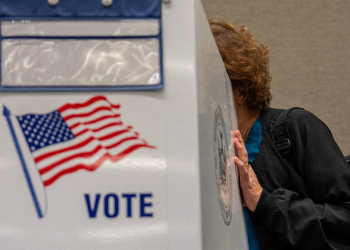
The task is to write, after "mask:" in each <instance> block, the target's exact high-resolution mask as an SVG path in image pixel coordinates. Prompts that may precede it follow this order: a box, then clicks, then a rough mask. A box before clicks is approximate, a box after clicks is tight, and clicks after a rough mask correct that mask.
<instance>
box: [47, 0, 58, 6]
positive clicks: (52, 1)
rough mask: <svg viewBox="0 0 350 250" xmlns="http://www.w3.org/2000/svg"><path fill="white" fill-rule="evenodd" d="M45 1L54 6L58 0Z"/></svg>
mask: <svg viewBox="0 0 350 250" xmlns="http://www.w3.org/2000/svg"><path fill="white" fill-rule="evenodd" d="M47 2H48V3H49V4H50V5H51V6H55V5H57V4H58V2H59V0H47Z"/></svg>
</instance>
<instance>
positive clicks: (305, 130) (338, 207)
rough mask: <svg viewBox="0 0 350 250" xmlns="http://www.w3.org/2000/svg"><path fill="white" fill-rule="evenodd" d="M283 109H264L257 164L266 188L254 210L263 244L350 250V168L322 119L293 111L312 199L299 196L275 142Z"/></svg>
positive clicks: (298, 155)
mask: <svg viewBox="0 0 350 250" xmlns="http://www.w3.org/2000/svg"><path fill="white" fill-rule="evenodd" d="M281 111H282V110H277V109H268V110H267V111H263V112H262V114H261V115H262V123H263V139H262V143H261V146H260V151H259V153H258V155H257V156H256V158H255V160H254V162H253V163H252V168H253V169H254V171H255V173H256V175H257V177H258V180H259V182H260V184H261V186H262V187H263V188H264V190H263V192H262V195H261V197H260V200H259V203H258V205H257V208H256V210H255V211H254V213H251V217H252V222H253V225H254V227H255V229H256V232H257V235H258V239H259V243H260V246H261V248H262V249H278V250H282V249H283V250H284V249H307V250H311V249H317V250H321V249H341V250H346V249H350V167H349V165H348V164H347V162H346V161H345V159H344V157H343V154H342V152H341V151H340V149H339V147H338V146H337V144H336V142H335V141H334V139H333V136H332V134H331V132H330V131H329V129H328V128H327V126H326V125H325V124H324V123H323V122H322V121H321V120H319V119H318V118H317V117H316V116H314V115H313V114H311V113H310V112H308V111H305V110H301V109H296V110H292V111H291V112H290V113H289V115H288V122H287V128H288V131H289V135H290V137H291V140H292V142H293V143H294V144H293V155H294V159H295V162H296V166H295V169H296V171H297V172H298V173H299V174H300V175H301V176H302V178H303V179H304V181H305V183H306V186H307V189H308V193H309V198H306V197H304V196H302V195H300V194H298V192H297V190H296V189H295V187H294V186H293V183H292V181H291V176H290V174H289V171H288V169H287V167H286V166H285V164H284V162H283V158H281V156H280V154H279V153H278V152H277V149H276V146H275V141H274V124H275V122H276V119H277V116H278V114H279V113H280V112H281ZM349 125H350V124H349ZM348 136H350V135H348Z"/></svg>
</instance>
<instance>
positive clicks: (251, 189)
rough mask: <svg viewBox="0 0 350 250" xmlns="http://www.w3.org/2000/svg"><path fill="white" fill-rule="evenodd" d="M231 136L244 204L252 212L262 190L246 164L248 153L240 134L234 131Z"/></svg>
mask: <svg viewBox="0 0 350 250" xmlns="http://www.w3.org/2000/svg"><path fill="white" fill-rule="evenodd" d="M233 134H234V139H233V140H234V144H235V148H236V151H237V157H234V161H235V164H236V166H237V168H238V173H239V180H240V185H241V189H242V193H243V199H244V203H245V205H246V206H247V207H248V209H249V210H250V211H252V212H254V211H255V209H256V206H257V205H258V201H259V199H260V195H261V192H262V190H263V188H262V187H261V186H260V183H259V181H258V179H257V177H256V174H255V173H254V170H253V169H252V167H251V166H250V165H249V164H248V161H249V160H248V153H247V150H246V148H245V145H244V141H243V139H242V136H241V133H240V132H239V131H238V130H236V131H234V132H233Z"/></svg>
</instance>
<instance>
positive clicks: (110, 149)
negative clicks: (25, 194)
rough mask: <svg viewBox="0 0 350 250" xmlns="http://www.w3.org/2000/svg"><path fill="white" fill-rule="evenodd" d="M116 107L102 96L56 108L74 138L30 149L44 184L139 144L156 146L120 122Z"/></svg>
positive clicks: (116, 157)
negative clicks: (37, 148)
mask: <svg viewBox="0 0 350 250" xmlns="http://www.w3.org/2000/svg"><path fill="white" fill-rule="evenodd" d="M119 109H120V105H119V104H117V105H116V104H112V103H110V102H109V101H108V100H107V98H106V97H104V96H96V97H93V98H91V99H90V100H88V101H87V102H85V103H77V104H66V105H64V106H62V107H61V108H59V109H58V111H59V112H60V113H61V115H62V117H63V119H64V120H65V121H66V123H67V125H68V126H69V127H70V129H71V130H72V132H73V134H74V135H75V136H76V138H74V139H72V140H69V141H66V142H61V143H57V144H54V145H51V146H48V147H44V148H41V149H39V150H37V151H35V152H33V156H34V161H35V162H36V164H37V166H38V169H39V173H40V174H41V176H42V178H43V182H44V186H49V185H50V184H52V183H53V182H54V181H56V180H57V179H58V178H60V177H61V176H63V175H66V174H70V173H74V172H76V171H78V170H81V169H85V170H88V171H94V170H96V169H97V168H98V167H99V166H100V165H101V164H102V163H103V162H104V161H106V160H107V159H109V160H110V161H112V162H116V161H118V160H120V159H122V158H123V157H125V156H126V155H128V154H130V153H131V152H133V151H134V150H136V149H138V148H140V147H148V148H155V147H153V146H150V145H148V144H147V142H146V141H145V140H142V139H140V138H139V134H138V133H137V132H134V131H133V128H132V127H131V126H125V125H123V123H122V121H121V119H120V113H119Z"/></svg>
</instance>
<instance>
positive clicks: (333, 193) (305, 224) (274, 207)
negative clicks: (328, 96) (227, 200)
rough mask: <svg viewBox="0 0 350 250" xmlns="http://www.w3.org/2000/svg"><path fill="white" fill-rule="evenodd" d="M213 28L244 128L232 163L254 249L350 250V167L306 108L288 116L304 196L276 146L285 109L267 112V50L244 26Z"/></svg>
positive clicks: (213, 25)
mask: <svg viewBox="0 0 350 250" xmlns="http://www.w3.org/2000/svg"><path fill="white" fill-rule="evenodd" d="M209 23H210V27H211V29H212V32H213V34H214V38H215V41H216V43H217V46H218V48H219V51H220V54H221V56H222V58H223V61H224V64H225V67H226V70H227V73H228V75H229V78H230V80H231V85H232V89H233V96H234V102H235V106H236V113H237V120H238V129H239V131H235V132H234V139H233V140H234V145H235V147H236V151H237V157H235V158H234V161H235V164H236V166H237V168H238V172H239V177H240V186H241V189H242V193H243V198H244V203H245V206H246V207H247V210H246V211H247V214H246V215H247V229H248V238H249V245H250V249H279V250H280V249H350V167H349V165H348V164H347V162H346V160H345V159H344V157H343V155H342V153H341V151H340V149H339V148H338V146H337V144H336V142H335V141H334V139H333V137H332V134H331V132H330V131H329V129H328V128H327V126H326V125H325V124H324V123H323V122H322V121H321V120H319V119H318V118H317V117H316V116H314V115H313V114H311V113H310V112H307V111H305V110H302V109H295V110H292V111H291V112H290V113H289V115H288V121H287V127H288V132H289V136H290V138H291V141H292V142H293V146H292V154H293V159H294V169H295V170H296V172H298V174H299V175H300V176H301V177H302V178H303V180H304V181H305V183H306V187H307V190H308V194H309V195H308V197H305V196H304V195H303V194H301V193H300V192H298V189H297V188H296V187H295V186H294V185H293V181H292V178H291V175H290V172H289V170H288V168H287V167H286V165H285V163H284V160H283V158H282V157H281V155H280V154H279V153H278V151H277V149H276V146H275V144H276V141H275V138H274V134H275V130H274V129H275V127H274V126H275V122H276V119H277V117H278V115H279V114H280V113H281V112H282V110H278V109H272V108H269V105H270V100H271V94H270V80H271V78H270V76H269V72H268V60H269V56H268V48H267V47H264V46H263V45H262V44H261V43H259V42H258V41H257V40H256V39H255V38H254V36H253V35H252V34H251V33H250V32H249V31H248V30H247V29H246V28H245V27H239V26H234V25H231V24H229V23H226V22H221V21H218V20H210V21H209ZM250 223H252V225H253V227H250V225H251V224H250ZM255 234H256V235H257V239H255V238H254V236H255Z"/></svg>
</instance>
